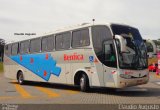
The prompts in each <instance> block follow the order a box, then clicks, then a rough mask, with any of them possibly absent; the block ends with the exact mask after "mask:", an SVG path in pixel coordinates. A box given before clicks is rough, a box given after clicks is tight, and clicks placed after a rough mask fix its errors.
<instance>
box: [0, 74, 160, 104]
mask: <svg viewBox="0 0 160 110" xmlns="http://www.w3.org/2000/svg"><path fill="white" fill-rule="evenodd" d="M150 74H151V75H150V82H149V83H148V84H145V85H140V86H136V87H130V88H126V89H118V90H114V89H109V88H94V89H91V91H90V92H88V93H83V92H80V91H79V89H78V88H76V87H72V86H66V85H58V84H48V83H35V82H34V83H33V82H29V83H27V84H26V85H19V84H17V82H16V81H14V80H9V79H5V78H4V76H3V75H2V74H0V103H9V104H15V103H16V104H160V77H156V76H155V75H154V73H150Z"/></svg>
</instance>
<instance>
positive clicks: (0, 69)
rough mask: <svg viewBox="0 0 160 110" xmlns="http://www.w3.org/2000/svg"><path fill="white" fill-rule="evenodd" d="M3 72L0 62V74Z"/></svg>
mask: <svg viewBox="0 0 160 110" xmlns="http://www.w3.org/2000/svg"><path fill="white" fill-rule="evenodd" d="M1 73H3V63H2V62H0V74H1Z"/></svg>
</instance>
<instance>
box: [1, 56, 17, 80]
mask: <svg viewBox="0 0 160 110" xmlns="http://www.w3.org/2000/svg"><path fill="white" fill-rule="evenodd" d="M3 64H4V75H5V77H6V78H9V79H17V78H16V72H15V69H16V68H17V65H16V63H15V62H13V61H12V60H11V59H10V58H9V57H7V56H5V55H4V63H3Z"/></svg>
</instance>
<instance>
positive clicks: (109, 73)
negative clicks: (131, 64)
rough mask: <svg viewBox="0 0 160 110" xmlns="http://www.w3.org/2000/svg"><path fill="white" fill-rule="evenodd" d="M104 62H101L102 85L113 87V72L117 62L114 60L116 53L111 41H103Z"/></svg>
mask: <svg viewBox="0 0 160 110" xmlns="http://www.w3.org/2000/svg"><path fill="white" fill-rule="evenodd" d="M103 47H104V49H103V50H104V56H103V58H104V62H103V73H104V85H105V86H106V87H115V80H114V77H116V76H115V75H114V74H115V73H116V71H117V69H116V66H117V62H116V53H115V49H114V44H113V42H112V41H106V42H105V43H104V46H103Z"/></svg>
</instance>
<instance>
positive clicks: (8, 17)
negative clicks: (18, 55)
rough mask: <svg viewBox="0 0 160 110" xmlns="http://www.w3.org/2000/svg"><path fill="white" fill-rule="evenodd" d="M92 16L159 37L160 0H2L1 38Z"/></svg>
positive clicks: (38, 33) (12, 38) (40, 32)
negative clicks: (126, 25)
mask: <svg viewBox="0 0 160 110" xmlns="http://www.w3.org/2000/svg"><path fill="white" fill-rule="evenodd" d="M93 18H94V19H95V22H97V23H98V22H106V23H108V22H113V23H123V24H128V25H131V26H134V27H136V28H138V29H139V31H140V33H141V35H142V37H143V38H144V39H159V38H160V0H0V38H2V39H5V40H6V41H7V42H14V41H18V40H23V39H29V38H33V37H37V36H41V35H43V34H45V33H48V32H51V31H52V32H53V31H55V30H57V29H61V28H63V27H67V26H72V25H76V24H81V23H92V19H93ZM15 33H36V35H31V36H29V35H16V34H15Z"/></svg>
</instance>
